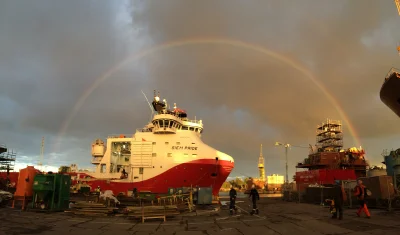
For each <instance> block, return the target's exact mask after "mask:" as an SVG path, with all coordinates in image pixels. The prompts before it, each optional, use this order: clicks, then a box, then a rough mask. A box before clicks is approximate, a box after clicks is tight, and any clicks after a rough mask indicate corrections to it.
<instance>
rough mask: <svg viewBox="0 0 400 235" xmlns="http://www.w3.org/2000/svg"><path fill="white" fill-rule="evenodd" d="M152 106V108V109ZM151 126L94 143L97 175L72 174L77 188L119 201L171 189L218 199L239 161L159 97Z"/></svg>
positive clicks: (199, 124) (177, 109)
mask: <svg viewBox="0 0 400 235" xmlns="http://www.w3.org/2000/svg"><path fill="white" fill-rule="evenodd" d="M149 105H150V103H149ZM150 106H151V107H152V110H153V112H154V114H153V115H152V120H151V121H150V122H149V123H148V124H147V125H145V126H144V127H143V128H140V129H137V130H136V133H135V134H133V135H130V136H129V135H114V136H108V138H107V139H106V142H104V141H103V140H101V139H96V140H95V141H94V142H93V143H92V146H91V147H92V159H91V163H92V164H93V165H94V166H95V172H93V173H90V172H71V173H69V174H70V175H71V176H72V183H73V184H78V183H81V182H82V181H85V182H86V184H87V185H89V186H90V187H91V190H92V191H93V190H95V189H96V188H97V187H100V189H101V191H104V190H112V192H113V193H114V195H121V194H122V195H129V194H130V193H131V192H132V191H133V189H136V190H137V191H139V192H149V193H153V194H166V193H168V192H170V189H171V188H173V189H178V188H185V187H187V188H188V187H211V188H212V192H213V195H215V196H216V195H218V192H219V189H220V188H221V186H222V184H223V183H224V182H225V180H226V179H227V178H228V176H229V174H230V173H231V171H232V170H233V168H234V159H233V158H232V157H231V156H229V155H227V154H225V153H223V152H221V151H218V150H216V149H214V148H212V147H211V146H209V145H207V144H205V143H204V142H203V141H202V139H201V136H202V133H203V130H204V126H203V122H202V120H189V119H188V115H187V112H186V111H185V110H183V109H180V108H178V107H177V106H176V103H175V104H174V107H173V109H169V108H168V104H167V101H166V100H165V99H164V100H162V101H161V100H160V96H159V93H158V94H156V91H154V100H153V102H152V103H151V105H150Z"/></svg>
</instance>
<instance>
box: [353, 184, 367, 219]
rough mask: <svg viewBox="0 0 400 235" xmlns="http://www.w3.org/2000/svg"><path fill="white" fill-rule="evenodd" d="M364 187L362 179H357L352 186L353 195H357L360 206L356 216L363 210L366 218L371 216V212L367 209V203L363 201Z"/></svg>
mask: <svg viewBox="0 0 400 235" xmlns="http://www.w3.org/2000/svg"><path fill="white" fill-rule="evenodd" d="M366 191H367V190H366V187H365V186H364V184H363V182H362V180H358V181H357V186H356V187H355V188H354V196H357V199H358V203H359V204H360V208H359V209H358V211H357V216H358V217H360V215H361V212H363V211H364V213H365V215H366V216H367V218H368V219H369V218H371V214H370V213H369V211H368V207H367V204H366V203H365V196H366V193H367V192H366Z"/></svg>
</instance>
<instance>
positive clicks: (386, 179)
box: [360, 175, 395, 199]
mask: <svg viewBox="0 0 400 235" xmlns="http://www.w3.org/2000/svg"><path fill="white" fill-rule="evenodd" d="M360 179H361V180H362V181H363V184H364V185H365V186H366V187H367V188H368V189H369V190H370V191H371V193H372V195H371V196H370V198H375V199H393V197H394V194H395V192H394V186H393V177H392V176H388V175H381V176H373V177H363V178H360Z"/></svg>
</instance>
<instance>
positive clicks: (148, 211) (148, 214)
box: [127, 205, 180, 223]
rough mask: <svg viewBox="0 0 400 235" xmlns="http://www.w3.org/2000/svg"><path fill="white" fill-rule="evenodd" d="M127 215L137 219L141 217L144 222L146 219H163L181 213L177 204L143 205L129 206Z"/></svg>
mask: <svg viewBox="0 0 400 235" xmlns="http://www.w3.org/2000/svg"><path fill="white" fill-rule="evenodd" d="M127 209H128V212H127V215H128V216H129V217H133V218H136V219H141V220H142V223H144V221H145V220H146V219H163V220H164V222H165V221H166V219H167V217H173V216H175V215H179V214H180V213H179V211H178V208H177V206H175V205H172V206H142V207H127Z"/></svg>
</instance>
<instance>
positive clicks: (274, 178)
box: [267, 174, 285, 184]
mask: <svg viewBox="0 0 400 235" xmlns="http://www.w3.org/2000/svg"><path fill="white" fill-rule="evenodd" d="M284 182H285V177H284V176H283V175H277V174H272V175H269V176H267V184H283V183H284Z"/></svg>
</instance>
